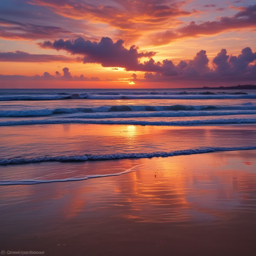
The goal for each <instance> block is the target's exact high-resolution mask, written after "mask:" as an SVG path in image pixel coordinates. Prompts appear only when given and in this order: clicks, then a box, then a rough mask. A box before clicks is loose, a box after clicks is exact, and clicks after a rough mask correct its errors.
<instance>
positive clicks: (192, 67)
mask: <svg viewBox="0 0 256 256" xmlns="http://www.w3.org/2000/svg"><path fill="white" fill-rule="evenodd" d="M165 62H166V61H163V62H162V63H160V64H159V67H160V68H161V69H160V71H158V72H154V73H153V72H151V73H150V72H147V73H145V75H144V78H145V79H146V80H148V81H170V80H172V79H196V80H205V81H207V80H208V81H216V80H228V81H238V80H240V81H242V80H243V81H246V80H247V81H248V80H251V81H255V80H256V52H255V53H253V52H252V50H251V48H250V47H246V48H244V49H243V50H242V51H241V54H240V55H238V56H229V55H227V51H226V49H222V50H221V51H220V52H219V53H218V54H217V56H215V57H214V58H213V60H212V63H213V67H214V68H213V69H210V68H209V66H208V64H209V59H208V57H207V55H206V51H204V50H201V51H200V52H198V53H197V54H196V56H195V58H194V59H193V60H191V61H189V62H188V63H187V62H185V61H181V62H180V63H179V64H178V65H176V66H175V65H173V64H172V65H170V70H171V71H172V74H173V76H172V77H170V75H169V73H166V72H165V69H164V66H165ZM168 62H170V61H168ZM175 72H176V73H175Z"/></svg>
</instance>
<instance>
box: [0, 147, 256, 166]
mask: <svg viewBox="0 0 256 256" xmlns="http://www.w3.org/2000/svg"><path fill="white" fill-rule="evenodd" d="M253 149H256V146H247V147H204V148H195V149H186V150H177V151H170V152H152V153H119V154H105V155H75V156H46V157H35V158H9V159H0V165H17V164H31V163H43V162H86V161H104V160H117V159H127V158H129V159H132V158H133V159H134V158H135V159H139V158H152V157H170V156H180V155H194V154H204V153H211V152H223V151H236V150H253Z"/></svg>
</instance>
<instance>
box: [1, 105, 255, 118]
mask: <svg viewBox="0 0 256 256" xmlns="http://www.w3.org/2000/svg"><path fill="white" fill-rule="evenodd" d="M235 111H236V112H235ZM132 112H140V113H132ZM142 112H144V113H142ZM153 112H159V113H157V114H156V113H153ZM160 112H161V113H160ZM77 113H83V114H84V113H86V115H81V116H80V117H83V118H108V117H110V118H111V117H116V116H118V115H119V116H120V117H124V118H125V117H147V116H149V117H151V116H154V117H156V116H169V117H172V116H208V115H233V114H235V113H237V114H240V115H241V114H255V113H256V105H253V104H252V103H250V104H247V105H245V104H242V105H230V106H220V105H216V106H214V105H194V106H193V105H177V104H176V105H169V106H168V105H166V106H154V105H153V106H150V105H149V106H140V105H113V106H100V107H92V108H89V107H80V108H53V109H49V108H42V109H38V108H36V109H33V108H27V109H19V110H1V111H0V117H37V116H38V117H40V116H51V115H61V114H77ZM99 113H101V114H99ZM102 113H104V114H102ZM75 116H77V115H75Z"/></svg>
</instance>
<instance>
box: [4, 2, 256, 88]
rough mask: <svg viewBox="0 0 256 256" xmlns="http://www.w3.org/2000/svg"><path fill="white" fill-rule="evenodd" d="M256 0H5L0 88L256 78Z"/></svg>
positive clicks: (171, 84)
mask: <svg viewBox="0 0 256 256" xmlns="http://www.w3.org/2000/svg"><path fill="white" fill-rule="evenodd" d="M255 42H256V3H255V0H234V1H225V0H224V1H220V0H215V1H213V0H188V1H186V0H185V1H178V0H137V1H133V0H0V88H184V87H203V86H234V85H238V84H252V83H256V43H255Z"/></svg>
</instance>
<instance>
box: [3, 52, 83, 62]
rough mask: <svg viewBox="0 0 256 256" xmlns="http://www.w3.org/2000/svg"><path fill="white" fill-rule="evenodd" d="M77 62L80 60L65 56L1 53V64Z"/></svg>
mask: <svg viewBox="0 0 256 256" xmlns="http://www.w3.org/2000/svg"><path fill="white" fill-rule="evenodd" d="M54 61H60V62H77V61H81V60H79V59H77V58H76V59H75V58H70V57H66V56H63V55H47V54H30V53H27V52H22V51H15V52H0V62H54Z"/></svg>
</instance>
